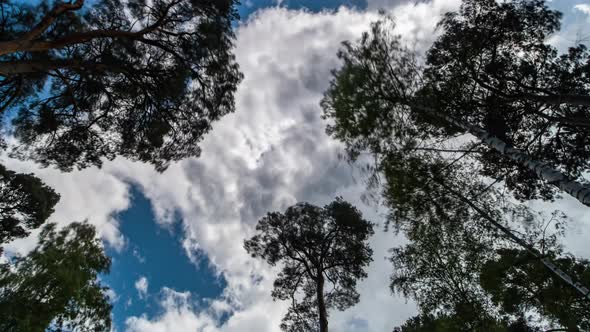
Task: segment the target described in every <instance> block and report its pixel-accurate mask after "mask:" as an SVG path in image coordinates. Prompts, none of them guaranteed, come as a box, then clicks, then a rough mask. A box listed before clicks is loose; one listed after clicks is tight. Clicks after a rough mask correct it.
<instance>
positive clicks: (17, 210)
mask: <svg viewBox="0 0 590 332" xmlns="http://www.w3.org/2000/svg"><path fill="white" fill-rule="evenodd" d="M58 201H59V195H58V194H57V193H56V192H55V191H54V190H53V189H51V188H49V187H48V186H46V185H45V184H44V183H43V182H42V181H41V180H40V179H39V178H37V177H35V176H34V175H33V174H20V173H16V172H13V171H10V170H7V169H6V167H4V166H3V165H0V245H2V244H4V243H7V242H10V241H11V240H14V239H16V238H22V237H25V236H27V235H28V234H29V230H31V229H35V228H38V227H39V226H41V225H42V224H43V223H44V222H45V221H46V220H47V218H49V216H50V215H51V214H52V213H53V207H54V206H55V204H57V202H58ZM1 252H2V248H1V247H0V253H1Z"/></svg>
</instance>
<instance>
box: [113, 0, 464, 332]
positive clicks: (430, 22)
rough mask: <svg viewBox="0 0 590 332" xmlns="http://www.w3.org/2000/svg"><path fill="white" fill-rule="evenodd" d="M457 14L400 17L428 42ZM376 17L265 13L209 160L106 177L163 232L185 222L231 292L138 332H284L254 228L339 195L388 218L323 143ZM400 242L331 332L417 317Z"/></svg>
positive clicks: (250, 37)
mask: <svg viewBox="0 0 590 332" xmlns="http://www.w3.org/2000/svg"><path fill="white" fill-rule="evenodd" d="M453 3H455V4H457V3H458V1H454V2H453ZM451 7H452V4H449V2H448V1H447V2H443V1H436V2H435V4H434V5H432V6H431V7H428V6H426V5H404V6H403V7H399V8H397V9H395V10H394V13H395V14H396V15H399V17H400V19H399V20H398V29H399V30H400V31H399V32H400V33H404V34H406V38H407V39H412V38H425V39H427V41H426V42H425V43H428V42H429V41H431V38H433V36H434V34H433V33H432V31H430V33H426V32H423V31H421V30H420V26H423V27H424V29H426V30H432V29H433V27H434V22H435V21H436V20H437V19H438V17H439V15H440V14H441V13H442V12H444V11H447V10H448V9H450V8H451ZM428 8H430V11H428ZM377 18H378V15H377V14H376V13H375V12H357V11H352V10H348V9H340V10H339V11H337V12H335V13H327V12H325V13H319V14H312V13H309V12H303V11H290V10H286V9H282V8H273V9H267V10H262V11H259V12H257V13H256V14H255V16H253V17H252V18H251V19H250V20H249V21H248V22H247V23H245V24H242V25H241V26H239V28H238V30H237V36H238V40H237V49H236V56H237V60H238V62H239V63H240V66H241V69H242V71H243V72H244V75H245V79H244V81H243V82H242V84H241V86H240V88H239V91H238V94H237V111H236V113H235V114H232V115H229V116H227V117H225V118H223V119H222V120H221V121H219V122H218V123H216V124H215V125H214V128H213V131H212V133H211V134H210V135H208V136H207V138H206V139H205V142H204V144H203V154H202V157H201V158H200V159H198V160H187V161H184V162H181V163H177V164H175V165H172V166H171V167H170V169H169V170H168V171H166V172H165V173H164V174H162V175H161V176H156V174H155V173H154V172H153V171H152V170H151V169H150V168H149V167H143V166H141V165H137V164H132V163H127V162H122V161H121V162H119V163H117V165H116V167H112V168H110V169H109V171H110V172H112V173H113V174H117V175H118V176H120V177H122V178H125V179H126V180H128V181H132V182H134V183H137V184H138V185H139V186H140V187H141V188H142V191H143V192H144V193H145V194H146V196H147V197H148V198H149V199H150V200H151V202H152V204H153V209H154V211H155V213H156V214H157V216H158V217H159V222H160V223H162V224H168V223H170V222H172V221H173V220H174V218H173V216H174V215H175V213H176V212H179V213H180V215H181V216H182V218H183V222H184V226H185V231H186V237H187V238H186V240H185V242H184V243H185V248H186V249H187V253H189V254H190V253H192V252H193V251H194V249H195V248H196V249H197V250H198V251H199V252H202V253H203V254H206V255H207V257H208V258H209V259H210V261H211V262H212V265H213V266H214V267H215V269H216V271H218V273H221V274H223V276H224V278H225V279H226V281H227V284H228V287H227V288H226V289H225V290H224V292H223V295H222V296H221V297H220V298H218V299H215V300H213V301H212V302H211V304H210V306H209V307H208V309H207V310H204V311H203V310H197V309H195V308H194V307H193V306H191V305H190V303H188V304H187V303H184V302H180V303H178V302H175V303H173V304H170V303H168V305H163V307H164V308H166V309H165V310H164V313H163V314H162V315H160V316H158V317H147V316H140V317H133V318H130V319H129V320H128V321H127V328H128V330H129V331H139V330H141V331H163V330H166V329H182V328H183V327H185V326H188V325H183V324H189V322H190V324H193V325H192V326H195V327H199V328H202V329H203V330H205V331H209V330H211V331H254V330H255V331H278V330H279V323H280V320H281V318H282V316H283V314H284V313H285V310H286V306H287V304H286V303H284V302H280V301H279V302H273V301H272V298H271V297H270V290H271V288H272V281H273V278H274V276H275V275H276V270H273V269H271V268H270V267H269V266H267V265H266V264H265V263H264V262H261V261H258V260H253V259H251V258H250V257H249V256H248V255H247V254H246V252H245V251H244V250H243V248H242V243H243V240H244V239H245V238H246V237H248V236H250V235H252V232H253V228H254V226H255V224H256V222H257V220H258V219H259V218H260V217H261V216H262V215H263V214H264V213H266V212H267V211H276V210H279V211H281V210H284V209H285V208H286V207H287V206H289V205H291V204H294V203H295V202H297V201H301V200H305V201H309V202H312V203H314V204H318V205H322V204H325V203H327V202H329V201H330V200H332V199H333V198H334V197H335V196H337V195H342V196H344V198H345V199H348V200H350V201H352V202H353V204H356V205H357V206H359V207H361V208H362V209H363V211H364V212H365V214H366V215H367V217H368V218H370V219H371V220H374V221H376V222H380V221H382V220H383V218H382V216H381V215H380V213H378V212H377V211H374V209H371V208H368V207H366V206H362V203H361V202H360V200H359V196H360V194H361V193H362V192H363V190H364V183H357V181H356V180H355V171H354V170H353V169H352V168H351V167H349V166H348V165H347V164H346V163H345V162H342V161H340V160H339V158H338V153H339V152H340V151H341V146H340V145H339V144H338V143H336V142H335V141H333V140H332V139H331V138H329V137H328V136H326V134H325V133H324V130H325V123H324V122H323V121H322V120H321V119H320V114H321V110H320V108H319V105H318V104H319V101H320V99H321V97H322V93H323V91H324V90H325V89H326V88H327V86H328V83H329V80H330V70H331V69H333V68H335V67H337V66H338V60H337V58H336V51H337V50H338V48H339V47H340V43H341V42H342V41H344V40H350V39H356V38H358V37H359V36H360V34H361V33H362V32H363V31H366V30H367V29H368V27H369V24H370V22H372V21H374V20H376V19H377ZM400 241H401V240H400V239H399V238H397V237H394V236H393V235H392V234H391V233H380V232H378V234H377V235H376V236H375V237H374V238H373V239H372V242H371V244H372V247H373V248H374V251H375V261H374V263H373V264H371V266H370V267H369V270H368V272H369V277H368V279H367V280H364V281H363V282H361V283H360V285H359V290H360V292H361V302H360V303H359V304H358V305H357V306H355V307H354V308H352V309H350V310H347V311H345V312H342V313H340V312H332V313H331V315H332V316H331V317H332V318H331V320H330V326H331V329H332V330H333V331H384V330H385V331H386V330H391V329H392V328H393V327H394V326H395V325H396V324H400V323H401V322H403V321H404V320H405V319H406V318H407V317H409V316H411V315H412V314H414V313H415V310H416V309H415V307H414V305H413V304H412V303H406V301H405V299H403V298H401V297H399V296H397V295H395V296H394V295H392V294H391V293H390V291H389V287H388V286H389V276H390V274H391V268H392V267H391V264H390V263H389V262H388V261H386V260H385V257H386V256H387V255H388V253H387V250H388V249H389V248H391V247H392V246H395V245H396V244H399V243H400ZM255 281H256V282H255ZM226 312H230V313H231V317H230V318H229V319H228V320H227V321H226V322H225V323H224V324H223V325H222V326H216V325H214V324H213V323H211V322H214V321H216V320H215V317H219V316H221V315H222V314H223V313H226ZM392 312H395V313H396V314H395V315H391V313H392ZM173 324H180V325H173ZM193 329H195V328H193Z"/></svg>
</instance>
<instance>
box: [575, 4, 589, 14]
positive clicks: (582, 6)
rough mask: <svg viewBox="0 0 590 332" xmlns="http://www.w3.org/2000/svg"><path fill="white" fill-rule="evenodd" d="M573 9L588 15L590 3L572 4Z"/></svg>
mask: <svg viewBox="0 0 590 332" xmlns="http://www.w3.org/2000/svg"><path fill="white" fill-rule="evenodd" d="M574 9H576V10H579V11H581V12H582V13H584V14H587V15H590V5H589V4H586V3H579V4H577V5H575V6H574Z"/></svg>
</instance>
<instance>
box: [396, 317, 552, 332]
mask: <svg viewBox="0 0 590 332" xmlns="http://www.w3.org/2000/svg"><path fill="white" fill-rule="evenodd" d="M459 322H461V319H460V318H458V317H453V316H445V315H436V316H435V315H429V314H422V315H419V316H414V317H412V318H410V319H408V320H407V321H406V322H405V323H404V324H403V325H402V326H399V327H396V328H395V329H393V332H457V331H467V330H465V329H464V328H463V327H462V326H461V324H460V323H459ZM486 331H489V332H542V331H543V330H541V329H539V328H536V327H530V326H528V325H527V324H526V322H525V321H524V320H517V321H516V322H514V323H511V324H506V323H505V322H501V321H497V322H491V323H490V325H489V326H488V327H487V329H486Z"/></svg>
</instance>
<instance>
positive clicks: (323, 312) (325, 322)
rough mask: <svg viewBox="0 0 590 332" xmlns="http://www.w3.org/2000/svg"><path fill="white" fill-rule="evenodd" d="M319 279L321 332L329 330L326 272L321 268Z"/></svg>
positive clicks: (318, 295)
mask: <svg viewBox="0 0 590 332" xmlns="http://www.w3.org/2000/svg"><path fill="white" fill-rule="evenodd" d="M317 273H318V280H317V289H316V292H317V297H318V311H319V312H320V332H328V313H327V311H326V301H325V299H324V274H323V273H322V270H321V269H318V272H317Z"/></svg>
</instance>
